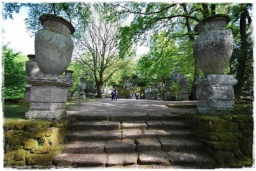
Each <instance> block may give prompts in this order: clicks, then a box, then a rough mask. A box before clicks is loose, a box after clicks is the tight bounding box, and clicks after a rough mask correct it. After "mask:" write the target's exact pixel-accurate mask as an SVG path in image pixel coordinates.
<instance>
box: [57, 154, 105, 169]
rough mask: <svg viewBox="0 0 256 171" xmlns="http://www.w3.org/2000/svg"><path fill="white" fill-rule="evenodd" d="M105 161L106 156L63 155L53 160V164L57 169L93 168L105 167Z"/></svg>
mask: <svg viewBox="0 0 256 171" xmlns="http://www.w3.org/2000/svg"><path fill="white" fill-rule="evenodd" d="M106 161H107V155H106V154H72V153H63V154H60V155H58V156H56V157H55V158H54V159H53V164H54V165H55V166H57V167H75V168H76V167H84V166H86V167H95V166H105V164H106Z"/></svg>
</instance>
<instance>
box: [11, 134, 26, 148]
mask: <svg viewBox="0 0 256 171" xmlns="http://www.w3.org/2000/svg"><path fill="white" fill-rule="evenodd" d="M7 142H8V144H10V145H13V146H15V145H21V144H22V142H23V136H22V134H14V135H13V136H12V137H9V138H8V139H7Z"/></svg>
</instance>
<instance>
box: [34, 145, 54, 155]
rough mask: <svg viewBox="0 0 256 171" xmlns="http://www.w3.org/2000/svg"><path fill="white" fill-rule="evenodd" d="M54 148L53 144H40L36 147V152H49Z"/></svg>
mask: <svg viewBox="0 0 256 171" xmlns="http://www.w3.org/2000/svg"><path fill="white" fill-rule="evenodd" d="M51 150H52V146H38V147H37V148H36V149H35V153H36V154H47V153H50V152H51Z"/></svg>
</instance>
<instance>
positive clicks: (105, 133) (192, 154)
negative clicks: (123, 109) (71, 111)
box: [53, 113, 215, 168]
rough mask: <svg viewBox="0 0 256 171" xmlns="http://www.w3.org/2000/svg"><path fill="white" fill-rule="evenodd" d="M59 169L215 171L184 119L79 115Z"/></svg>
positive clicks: (59, 158)
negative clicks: (208, 170) (180, 170)
mask: <svg viewBox="0 0 256 171" xmlns="http://www.w3.org/2000/svg"><path fill="white" fill-rule="evenodd" d="M72 118H75V119H73V120H72V121H71V125H70V129H69V132H68V134H67V137H66V143H65V145H64V149H63V151H62V154H60V155H58V156H56V157H55V158H54V160H53V164H54V165H55V166H56V167H73V168H80V167H118V168H119V167H132V168H152V167H153V168H212V167H213V165H214V163H215V162H214V160H213V159H212V158H211V157H210V156H209V155H207V154H206V153H205V152H204V150H203V146H202V144H201V143H200V142H199V141H197V140H196V139H195V135H194V133H193V131H191V130H189V129H188V127H187V125H186V124H185V123H184V122H183V116H182V115H180V114H170V113H166V114H150V113H149V114H138V113H134V114H133V113H131V114H112V115H106V114H97V115H96V114H77V115H73V117H72Z"/></svg>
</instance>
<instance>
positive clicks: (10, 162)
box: [5, 160, 26, 166]
mask: <svg viewBox="0 0 256 171" xmlns="http://www.w3.org/2000/svg"><path fill="white" fill-rule="evenodd" d="M5 165H6V166H26V161H15V160H10V161H8V162H7V163H5Z"/></svg>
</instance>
